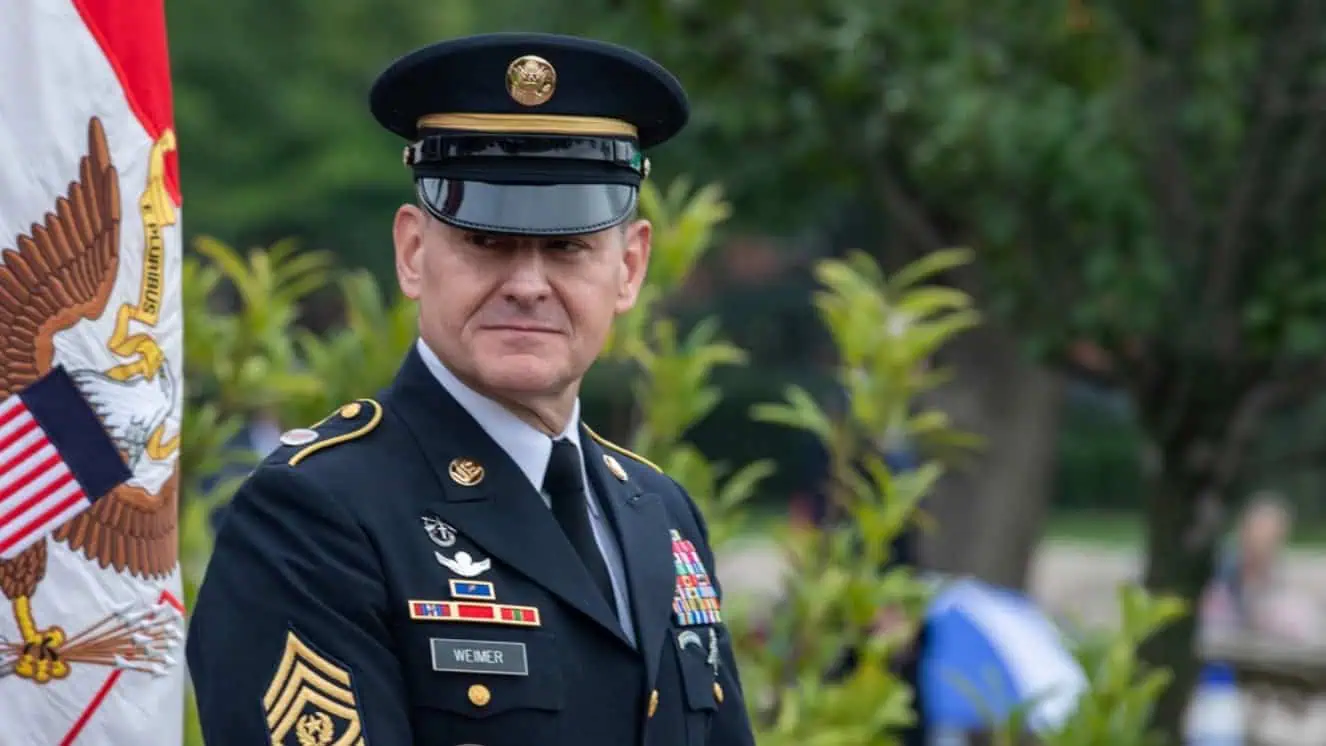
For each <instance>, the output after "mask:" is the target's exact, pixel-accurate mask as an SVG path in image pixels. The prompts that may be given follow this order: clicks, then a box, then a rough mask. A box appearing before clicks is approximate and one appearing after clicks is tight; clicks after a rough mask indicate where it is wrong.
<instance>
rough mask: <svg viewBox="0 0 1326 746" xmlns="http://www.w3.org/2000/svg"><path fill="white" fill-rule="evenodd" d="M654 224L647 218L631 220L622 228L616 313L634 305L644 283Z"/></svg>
mask: <svg viewBox="0 0 1326 746" xmlns="http://www.w3.org/2000/svg"><path fill="white" fill-rule="evenodd" d="M653 237H654V226H653V225H651V224H650V222H649V221H648V220H632V221H631V222H630V223H627V224H626V225H625V226H624V227H623V228H622V240H623V241H624V242H625V245H624V247H623V250H622V269H623V271H622V274H621V283H620V285H619V286H618V288H617V303H616V305H615V310H616V311H617V313H619V314H620V313H626V312H627V311H629V310H631V309H632V308H634V307H635V303H636V301H637V300H638V299H639V298H640V288H641V287H643V286H644V284H645V274H646V272H647V271H648V270H649V252H650V251H651V250H652V249H653V247H652V245H651V243H650V242H651V241H652V240H653Z"/></svg>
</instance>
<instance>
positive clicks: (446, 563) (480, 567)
mask: <svg viewBox="0 0 1326 746" xmlns="http://www.w3.org/2000/svg"><path fill="white" fill-rule="evenodd" d="M433 556H434V557H436V558H437V561H438V562H439V563H441V564H442V566H443V567H445V568H447V569H448V570H450V571H452V572H454V573H456V574H457V575H459V576H461V577H462V578H477V577H479V576H480V575H482V574H484V573H486V572H488V571H489V570H490V569H492V567H493V561H492V560H490V559H484V560H479V561H478V562H476V561H474V558H473V557H471V556H470V553H469V552H456V557H455V558H454V559H453V558H451V557H448V556H446V555H445V554H442V553H441V552H433Z"/></svg>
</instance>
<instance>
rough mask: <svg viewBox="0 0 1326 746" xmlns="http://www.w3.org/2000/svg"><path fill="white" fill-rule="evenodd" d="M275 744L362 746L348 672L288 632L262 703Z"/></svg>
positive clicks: (272, 741) (272, 740)
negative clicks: (283, 648)
mask: <svg viewBox="0 0 1326 746" xmlns="http://www.w3.org/2000/svg"><path fill="white" fill-rule="evenodd" d="M262 706H263V710H264V711H265V712H266V715H267V732H268V734H269V735H270V736H271V743H272V744H273V746H363V744H364V739H363V735H362V732H361V726H360V722H359V710H358V707H357V705H356V704H355V695H354V689H353V687H352V685H351V683H350V672H349V671H348V670H346V668H345V667H344V666H341V665H340V664H338V663H336V662H335V661H333V660H331V659H329V658H327V657H325V656H323V655H321V654H319V653H318V652H317V651H315V650H313V648H311V647H309V646H308V645H306V644H305V643H304V642H303V641H302V640H300V639H299V637H298V636H296V635H295V633H294V632H293V631H291V632H290V633H289V634H288V635H287V636H286V641H285V653H284V654H282V656H281V663H280V665H278V666H277V668H276V674H275V675H274V676H273V677H272V683H271V685H270V686H268V687H267V693H266V694H265V695H264V696H263V700H262Z"/></svg>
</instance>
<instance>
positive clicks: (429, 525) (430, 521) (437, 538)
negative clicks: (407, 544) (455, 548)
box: [422, 515, 456, 549]
mask: <svg viewBox="0 0 1326 746" xmlns="http://www.w3.org/2000/svg"><path fill="white" fill-rule="evenodd" d="M422 520H423V522H424V531H427V532H428V538H429V539H432V541H433V543H434V544H436V545H438V546H440V547H442V548H443V549H446V548H448V547H450V546H451V545H453V544H455V543H456V529H454V528H452V527H451V526H450V525H448V524H446V523H443V522H442V521H441V520H439V519H438V518H437V516H431V515H426V516H424V517H423V519H422Z"/></svg>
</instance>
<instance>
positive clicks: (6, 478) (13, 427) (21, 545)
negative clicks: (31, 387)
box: [0, 395, 92, 559]
mask: <svg viewBox="0 0 1326 746" xmlns="http://www.w3.org/2000/svg"><path fill="white" fill-rule="evenodd" d="M91 505H92V501H91V500H88V497H87V494H85V493H84V492H83V488H82V487H81V486H79V484H78V480H76V479H74V473H73V472H72V471H70V470H69V467H68V466H67V465H66V464H65V462H64V459H62V458H60V452H59V451H57V450H55V444H54V443H52V442H51V440H50V438H48V437H46V433H45V431H43V430H42V429H41V426H40V425H38V424H37V420H36V418H35V417H33V416H32V413H31V412H29V411H28V409H27V407H24V406H23V400H22V399H20V398H18V396H17V395H14V396H11V397H9V398H8V399H6V400H5V401H4V402H3V403H0V558H4V559H10V558H11V557H13V556H14V555H16V554H18V553H19V552H21V551H23V550H24V549H27V548H28V547H29V546H30V545H31V544H32V543H33V542H34V541H36V540H38V539H43V538H45V537H46V534H48V533H50V531H51V530H52V529H53V527H55V526H59V525H61V524H63V523H64V522H65V521H67V520H69V519H70V518H73V517H74V516H75V515H78V514H79V513H81V512H83V510H85V509H86V508H88V507H91Z"/></svg>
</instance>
